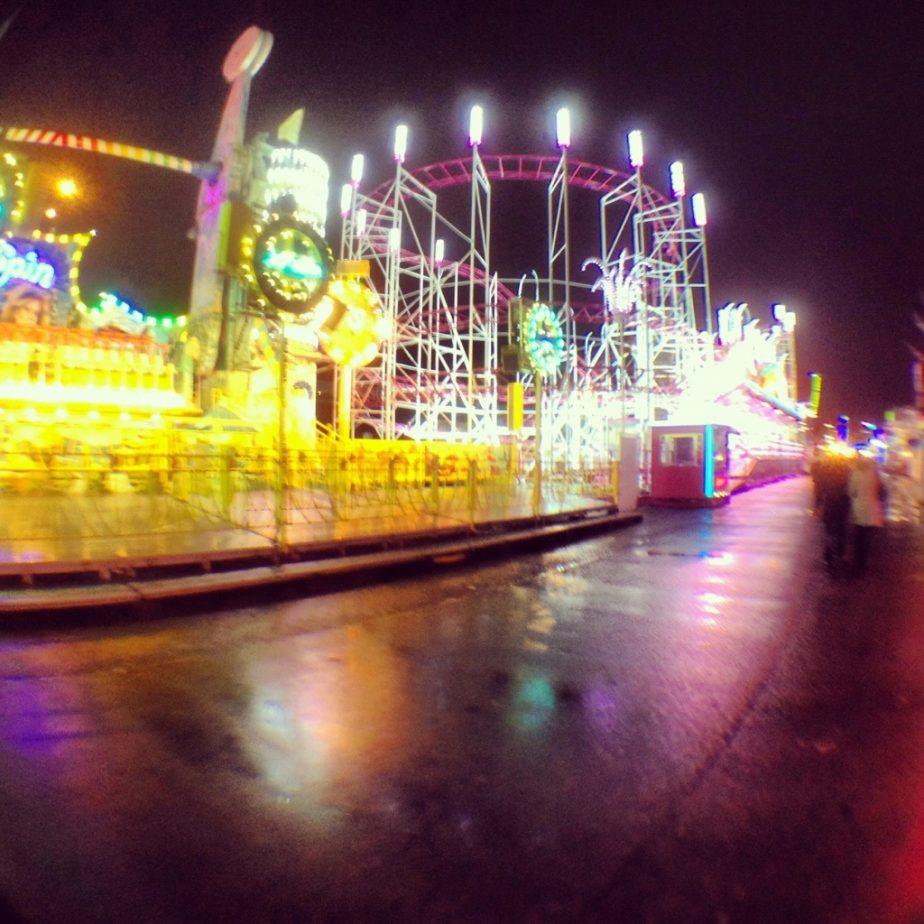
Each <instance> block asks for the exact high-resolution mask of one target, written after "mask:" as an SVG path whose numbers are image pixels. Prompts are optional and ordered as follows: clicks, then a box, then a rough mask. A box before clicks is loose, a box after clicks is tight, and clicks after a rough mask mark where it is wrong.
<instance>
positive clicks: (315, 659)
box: [0, 479, 924, 924]
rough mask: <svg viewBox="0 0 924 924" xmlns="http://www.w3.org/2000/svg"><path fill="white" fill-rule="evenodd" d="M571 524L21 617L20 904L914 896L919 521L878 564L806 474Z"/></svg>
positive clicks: (1, 771)
mask: <svg viewBox="0 0 924 924" xmlns="http://www.w3.org/2000/svg"><path fill="white" fill-rule="evenodd" d="M575 538H576V541H573V542H568V543H564V544H563V543H554V544H552V545H550V546H545V547H542V548H539V549H530V550H523V553H522V554H516V555H512V556H511V555H503V556H491V555H488V556H485V557H483V558H481V559H478V560H477V561H474V560H468V561H465V560H463V561H452V560H449V561H445V562H444V563H440V562H437V561H435V560H430V561H428V562H426V563H422V565H421V567H420V568H418V569H413V568H412V569H410V570H408V571H403V572H401V573H398V574H393V575H390V576H389V575H382V576H380V579H377V580H374V581H369V582H362V583H360V584H359V585H356V586H353V585H352V584H351V582H350V581H349V580H348V579H344V580H343V581H342V583H341V585H340V586H339V587H338V588H336V589H335V590H333V589H330V588H328V589H327V590H325V591H324V592H320V593H311V594H307V595H306V594H298V593H293V594H292V595H290V596H286V597H284V598H282V599H272V600H259V599H256V600H251V599H247V600H245V599H243V598H240V599H234V598H232V599H230V600H225V601H222V602H221V604H220V605H219V606H218V607H217V608H211V609H207V610H204V611H200V612H195V613H191V612H188V611H186V609H185V608H184V607H183V606H182V605H179V606H177V607H176V609H174V610H173V611H172V612H166V613H161V614H158V615H155V616H153V618H148V619H138V618H135V617H132V618H130V619H110V618H103V617H102V616H99V618H94V617H93V616H89V617H87V618H83V619H80V620H75V621H74V622H71V623H68V622H59V623H56V624H52V623H49V622H44V623H43V622H41V621H39V622H36V621H34V620H33V621H31V622H30V621H28V620H23V621H21V622H20V624H19V625H17V626H15V627H7V628H6V630H5V632H4V638H3V643H2V657H0V895H2V896H3V897H4V898H5V901H6V903H7V906H8V907H7V909H6V910H7V911H8V912H9V913H10V914H13V915H16V916H18V918H19V919H20V920H23V921H41V922H57V921H67V922H70V921H75V920H79V921H125V920H131V921H152V922H162V921H178V922H185V921H217V920H220V921H232V922H237V921H241V922H244V921H247V922H249V921H269V922H276V921H280V922H282V921H304V920H311V921H383V920H387V921H409V922H410V921H421V920H427V921H430V920H433V921H458V922H466V924H467V922H495V921H497V922H505V921H524V922H534V921H543V922H544V921H563V922H564V921H592V922H604V921H605V922H612V921H617V922H620V921H626V922H633V924H634V922H640V924H641V922H645V924H649V922H654V924H661V922H675V921H683V922H694V924H698V922H724V924H733V922H746V924H751V922H756V924H762V922H783V921H785V922H797V924H798V922H813V924H814V922H821V924H827V922H832V924H841V922H856V924H873V922H875V924H920V922H921V921H924V833H922V832H924V800H922V796H921V792H922V791H924V789H922V786H921V783H922V780H924V654H922V653H924V599H922V594H921V585H922V582H924V578H922V576H924V538H922V533H921V528H920V525H919V524H918V523H916V522H914V521H912V520H900V521H894V522H892V523H891V524H890V525H889V526H888V527H887V528H886V529H884V530H882V531H881V533H880V534H879V535H877V536H876V540H877V541H876V544H875V548H874V557H873V560H872V563H871V568H870V571H869V573H868V574H867V575H866V576H865V577H863V578H854V577H851V576H850V574H849V571H848V569H847V568H846V567H842V568H835V569H833V570H828V569H827V568H826V567H825V564H824V562H823V560H822V543H821V534H820V524H819V523H818V521H817V519H816V518H815V517H814V516H813V515H812V512H811V498H810V487H809V485H808V483H807V481H806V480H805V479H796V480H792V481H788V482H782V483H779V484H776V485H771V486H768V487H765V488H761V489H759V490H755V491H752V492H749V493H748V494H745V495H741V496H738V497H736V498H734V500H733V501H732V503H731V504H730V505H729V506H727V507H722V508H718V509H715V510H684V511H674V510H651V511H648V510H646V511H645V512H644V517H643V519H642V520H641V522H639V523H637V524H635V525H634V526H633V527H632V528H631V529H622V530H602V531H600V532H596V533H589V534H586V535H583V536H580V537H575ZM381 578H387V579H385V580H383V579H381Z"/></svg>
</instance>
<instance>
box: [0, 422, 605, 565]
mask: <svg viewBox="0 0 924 924" xmlns="http://www.w3.org/2000/svg"><path fill="white" fill-rule="evenodd" d="M22 448H23V447H20V449H22ZM156 450H160V451H156ZM516 458H517V457H516V456H514V459H516ZM277 463H278V459H277V454H276V450H275V447H274V446H272V445H260V444H259V441H254V442H253V443H252V444H249V445H248V444H247V443H245V442H244V441H238V442H235V443H229V444H225V445H204V446H203V445H197V446H195V448H194V449H191V448H189V447H177V448H174V449H172V450H171V451H165V448H164V441H163V440H160V441H159V445H158V443H157V442H152V443H151V444H150V445H147V446H141V447H137V448H132V447H125V446H121V447H117V448H105V449H100V450H93V449H90V448H88V447H82V448H81V449H79V450H78V449H75V448H74V447H73V446H68V445H63V444H62V445H48V444H47V441H46V445H44V446H43V448H42V449H41V450H33V451H31V452H28V451H19V452H7V453H6V454H5V455H3V456H0V542H2V541H3V540H4V539H14V538H15V539H19V540H22V539H30V538H36V539H51V538H55V537H56V536H57V537H60V536H61V535H62V534H64V533H66V534H67V536H69V537H71V538H75V539H82V538H87V537H95V538H100V537H106V538H109V539H112V540H116V539H119V538H120V537H123V538H128V537H134V538H138V537H143V536H153V535H170V534H175V533H189V532H195V531H202V530H208V531H209V532H210V533H212V534H217V535H218V536H219V537H220V536H221V535H222V534H223V533H224V534H228V533H230V532H231V531H240V530H246V531H249V532H251V533H253V534H255V536H257V537H261V538H262V539H264V540H266V541H268V542H271V543H273V544H275V545H278V546H282V547H285V546H286V545H289V544H294V543H299V542H310V541H315V540H317V539H318V538H322V537H326V538H337V537H344V536H348V535H350V536H355V535H373V534H376V535H379V534H383V533H389V532H404V531H409V530H426V529H432V528H436V527H445V526H463V527H471V528H474V527H475V526H476V525H477V524H478V523H482V522H488V521H490V520H496V519H502V518H510V517H529V516H538V515H540V514H549V513H559V512H563V511H566V510H570V509H578V508H581V507H587V506H588V505H589V504H591V503H594V502H597V501H599V502H603V501H604V500H608V499H609V497H610V496H611V494H612V487H611V472H610V470H609V467H608V466H605V465H597V466H595V467H593V468H587V469H578V470H575V469H573V468H568V467H566V466H565V465H564V464H562V462H561V460H555V459H552V458H548V459H545V458H544V459H543V464H542V467H541V472H540V471H538V470H537V468H536V466H535V462H534V460H533V459H532V458H531V457H526V458H525V461H524V462H523V463H522V464H519V463H517V462H514V461H513V460H512V459H511V455H510V454H509V452H508V451H507V449H506V448H504V447H495V448H493V449H487V448H486V447H467V446H465V447H453V446H448V445H440V446H439V448H438V449H434V448H433V446H432V445H429V444H417V443H412V442H404V441H402V442H396V443H385V442H382V441H378V440H359V441H350V442H344V443H339V442H336V441H330V442H328V441H324V442H323V444H321V445H319V446H318V447H317V448H310V449H309V448H304V449H299V450H295V451H292V452H290V453H288V454H287V456H286V459H285V466H284V477H283V478H282V479H280V478H278V477H277ZM591 498H594V499H595V500H594V501H591V500H590V499H591ZM226 538H227V537H226ZM219 541H224V540H221V539H220V540H219ZM227 541H229V542H230V541H231V540H230V539H228V540H227Z"/></svg>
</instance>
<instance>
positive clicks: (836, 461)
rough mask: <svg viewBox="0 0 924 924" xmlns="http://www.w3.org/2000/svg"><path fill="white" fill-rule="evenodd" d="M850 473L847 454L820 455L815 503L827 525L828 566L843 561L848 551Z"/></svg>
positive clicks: (823, 523) (825, 534)
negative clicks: (848, 485)
mask: <svg viewBox="0 0 924 924" xmlns="http://www.w3.org/2000/svg"><path fill="white" fill-rule="evenodd" d="M849 477H850V467H849V465H848V462H847V459H846V458H844V456H842V455H837V454H834V453H831V454H825V455H823V456H822V458H820V459H819V462H818V466H817V469H816V471H815V504H816V509H817V511H818V513H819V515H820V517H821V522H822V525H823V527H824V556H825V564H827V565H828V566H829V567H833V566H834V565H836V564H837V563H838V562H840V561H841V560H842V559H843V558H844V557H845V555H846V553H847V524H848V521H849V518H850V496H849V495H848V493H847V483H848V479H849Z"/></svg>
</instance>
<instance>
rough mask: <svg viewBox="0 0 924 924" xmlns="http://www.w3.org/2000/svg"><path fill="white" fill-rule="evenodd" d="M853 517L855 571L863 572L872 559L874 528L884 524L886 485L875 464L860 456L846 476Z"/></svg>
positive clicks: (867, 457)
mask: <svg viewBox="0 0 924 924" xmlns="http://www.w3.org/2000/svg"><path fill="white" fill-rule="evenodd" d="M847 493H848V494H849V495H850V516H851V519H852V520H853V571H854V573H855V574H863V573H864V572H865V571H866V566H867V562H868V560H869V549H870V544H871V542H872V538H873V531H874V530H876V529H879V528H880V527H882V526H883V525H884V524H885V515H884V512H883V504H882V502H883V493H884V492H883V486H882V480H881V479H880V477H879V471H878V469H877V468H876V463H875V461H874V460H873V459H871V458H870V457H869V456H864V455H858V456H857V459H856V462H854V465H853V468H852V469H851V472H850V477H849V478H848V479H847Z"/></svg>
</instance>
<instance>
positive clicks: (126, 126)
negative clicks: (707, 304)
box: [0, 0, 924, 420]
mask: <svg viewBox="0 0 924 924" xmlns="http://www.w3.org/2000/svg"><path fill="white" fill-rule="evenodd" d="M18 6H19V4H17V3H9V2H7V3H2V2H0V21H2V20H3V19H5V18H6V17H7V16H8V15H10V14H11V13H13V12H14V11H15V10H16V9H17V7H18ZM538 6H539V5H538V4H535V3H530V4H501V3H490V4H488V3H485V4H482V3H479V2H470V3H467V4H434V3H421V2H417V0H409V2H404V3H400V4H390V3H365V2H353V3H337V4H333V3H316V4H312V3H306V2H298V3H295V2H290V3H289V2H275V3H263V2H253V3H240V2H235V0H228V2H225V3H222V4H216V5H214V6H212V5H209V4H190V3H188V2H170V0H164V2H157V3H154V2H147V3H145V2H138V0H119V2H109V0H91V2H72V3H70V4H60V3H52V2H46V0H38V2H32V3H30V4H28V5H25V4H23V5H22V9H21V11H20V13H19V15H18V16H17V18H16V19H15V21H14V22H13V24H12V25H11V27H10V28H9V30H8V31H7V33H6V34H5V36H4V37H3V38H2V39H0V55H2V59H3V78H2V90H0V125H3V126H9V125H15V126H23V127H30V128H54V129H60V130H62V131H71V132H77V133H81V134H87V135H92V136H96V137H100V138H105V139H110V140H116V141H124V142H127V143H132V144H136V145H140V146H144V147H150V148H154V149H157V150H161V151H165V152H168V153H173V154H179V155H183V156H186V157H190V158H192V159H195V160H207V159H208V157H209V155H210V153H211V146H212V139H213V137H214V134H215V131H216V129H217V126H218V121H219V117H220V113H221V108H222V106H223V103H224V99H225V95H226V84H225V83H224V81H223V79H222V77H221V64H222V61H223V59H224V56H225V54H226V53H227V51H228V49H229V48H230V47H231V45H232V44H233V42H234V40H235V39H236V38H237V36H238V35H239V34H240V33H241V32H242V31H243V30H244V29H245V28H246V27H248V26H250V25H258V26H260V27H261V28H263V29H266V30H268V31H270V32H272V33H273V35H274V37H275V44H274V47H273V51H272V53H271V55H270V57H269V59H268V61H267V63H266V65H265V66H264V68H263V70H262V71H261V72H260V73H259V74H258V75H257V76H256V77H255V78H254V82H253V91H252V95H251V104H250V111H249V119H248V135H249V136H251V135H252V134H253V133H256V132H258V131H267V132H273V131H274V130H275V127H276V125H277V124H278V123H279V122H280V121H282V119H283V118H285V117H286V116H287V115H289V114H290V113H291V112H292V111H293V110H294V109H297V108H299V107H305V109H306V118H305V127H304V129H303V134H302V143H303V145H304V146H306V147H309V148H311V149H313V150H315V151H317V152H318V153H319V154H321V155H322V156H323V157H325V159H327V160H328V163H329V164H330V166H331V171H332V183H331V189H332V193H331V203H332V220H331V222H330V223H329V229H331V230H332V231H334V232H335V231H336V228H337V222H336V221H335V220H333V212H335V211H336V206H337V198H338V192H337V191H338V190H339V187H340V184H341V183H342V182H344V181H345V180H346V179H348V172H349V159H350V156H351V155H352V154H353V153H354V152H357V151H361V152H363V153H364V154H365V155H366V176H367V182H368V185H370V186H371V185H377V184H378V183H379V182H382V181H384V180H387V179H388V178H389V176H391V175H392V173H393V165H392V162H391V156H390V155H391V145H392V138H393V128H394V125H395V124H397V122H398V121H406V122H407V123H408V124H409V126H410V145H409V153H408V164H409V166H415V165H423V164H427V163H432V162H434V161H439V160H443V159H447V158H451V157H462V156H465V155H466V153H467V148H466V144H465V137H466V134H465V133H466V129H467V118H468V116H467V114H468V110H469V107H470V106H471V104H472V103H474V102H479V103H481V104H482V105H484V107H485V110H486V128H485V143H484V151H485V152H486V153H491V154H503V153H554V152H555V147H554V137H553V131H554V112H555V110H556V109H557V108H558V107H559V106H560V105H569V106H570V107H571V109H572V119H573V124H574V128H573V135H574V143H573V146H572V152H573V157H575V158H576V159H579V160H585V161H591V162H596V163H600V164H604V165H607V166H612V167H616V168H619V169H628V165H627V162H626V154H625V134H626V132H627V131H629V130H630V129H633V128H641V129H642V130H643V132H644V133H645V146H646V167H645V178H646V180H647V181H648V182H649V183H651V184H652V185H655V186H657V187H659V188H660V189H662V190H664V191H665V192H666V191H667V190H668V185H669V184H668V181H667V166H668V164H669V163H670V162H671V161H673V160H676V159H680V160H683V162H684V165H685V169H686V176H687V185H688V189H689V191H690V192H697V191H702V192H704V193H705V195H706V199H707V204H708V209H709V230H708V254H709V269H710V279H711V284H712V296H713V304H714V306H715V307H718V306H720V305H721V304H723V303H724V302H726V301H731V300H734V301H745V302H748V303H749V305H750V307H751V312H752V315H753V316H754V317H758V318H761V320H762V322H763V326H767V325H768V324H769V323H770V305H771V304H772V303H774V302H783V303H785V304H786V305H787V306H788V307H789V308H790V309H791V310H794V311H795V312H796V313H797V316H798V327H797V342H798V365H799V370H800V372H801V373H807V372H809V371H817V372H820V373H821V374H822V375H823V377H824V391H823V399H822V411H821V413H822V417H823V418H826V419H829V420H830V419H832V418H833V417H834V416H836V415H837V414H840V413H847V414H850V415H851V416H852V417H854V418H863V419H867V420H870V419H872V420H880V419H881V418H882V414H883V412H884V411H885V410H886V409H887V408H890V407H896V406H903V405H909V404H911V403H913V392H912V386H911V375H910V364H911V358H912V356H911V352H910V350H909V348H908V344H912V345H914V346H916V347H918V348H919V349H921V350H924V333H921V332H920V331H918V330H917V328H916V326H915V324H914V313H915V312H916V311H920V312H921V313H922V314H924V302H922V296H921V294H920V293H921V291H922V290H924V264H922V260H921V255H922V253H924V180H922V175H924V173H922V148H924V144H922V142H924V115H922V109H924V107H922V102H924V51H922V42H921V36H922V35H924V8H919V9H918V11H910V10H912V8H913V7H914V6H916V5H915V4H910V3H909V4H893V3H889V2H886V3H877V4H868V5H865V6H864V7H863V12H862V13H858V12H857V11H856V8H855V7H854V5H847V4H844V5H839V4H831V3H814V4H813V3H811V2H809V3H800V4H795V5H792V6H790V5H788V4H785V3H773V4H769V3H768V4H756V3H755V4H750V3H737V2H736V3H726V4H719V3H711V4H697V3H695V2H686V3H675V2H669V3H668V2H662V3H650V4H632V5H629V4H616V3H612V4H604V3H600V4H596V3H595V4H581V3H573V2H572V3H568V4H549V3H546V4H543V5H542V6H543V8H542V9H541V10H540V9H538ZM838 10H841V11H842V12H841V13H838ZM909 11H910V12H909ZM19 150H20V151H21V152H22V153H25V154H28V155H29V156H30V157H32V158H34V159H37V160H42V161H50V162H53V163H52V164H51V166H52V167H54V166H58V165H65V166H66V169H67V170H68V171H69V172H70V173H72V174H73V175H75V176H76V177H77V179H78V181H80V182H81V183H82V184H83V186H84V187H85V188H86V190H87V195H86V197H85V198H84V199H83V200H82V201H80V202H79V203H75V204H73V205H72V206H70V207H69V208H70V210H71V213H70V214H65V215H62V217H61V219H60V225H61V226H60V228H59V230H76V229H77V228H87V227H94V228H96V230H97V234H98V237H97V239H96V240H95V241H94V242H93V244H92V245H91V247H90V248H89V249H88V250H87V255H86V259H85V261H84V270H83V280H82V282H83V293H84V297H85V299H86V300H88V301H92V300H93V298H94V296H95V293H96V292H98V291H99V290H101V289H111V290H116V291H118V292H120V293H121V294H123V295H125V296H127V297H129V298H131V299H133V300H134V301H136V302H137V303H138V304H140V305H141V306H143V307H145V308H146V309H148V310H151V311H160V310H164V311H166V310H176V309H179V308H181V307H184V306H185V303H186V299H187V297H188V292H189V279H190V275H191V267H192V254H193V244H192V242H191V240H190V239H189V237H188V236H187V231H188V229H189V228H190V226H191V225H192V220H193V212H194V205H195V196H196V183H195V182H194V181H192V180H191V179H190V178H188V177H185V176H180V175H173V174H170V173H167V172H166V171H159V170H156V169H153V168H150V167H143V166H139V165H135V164H131V163H127V162H122V161H119V160H116V159H114V158H107V157H100V156H94V155H89V154H79V153H77V154H73V153H72V154H61V153H59V152H49V151H48V150H47V149H42V148H38V147H31V148H28V149H26V148H20V149H19ZM500 195H501V192H497V193H496V196H497V197H498V198H499V197H500ZM536 195H537V196H541V191H539V190H538V189H537V192H536ZM65 225H67V227H66V228H65ZM543 233H544V229H543ZM539 240H540V241H541V236H540V237H539ZM496 243H498V247H499V249H501V250H502V249H503V246H504V245H503V243H502V242H496ZM543 253H544V251H543V250H542V245H541V243H540V245H539V247H538V249H537V250H536V257H535V258H534V263H535V264H536V265H537V266H540V267H541V265H542V261H543V256H542V255H543ZM586 256H593V254H587V255H586ZM528 268H531V267H519V266H517V267H514V268H513V270H512V274H515V273H518V272H520V271H522V270H525V269H528ZM502 272H503V269H502ZM806 384H807V383H806V382H803V385H802V390H801V391H800V398H803V399H804V398H806V397H807V388H806Z"/></svg>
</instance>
